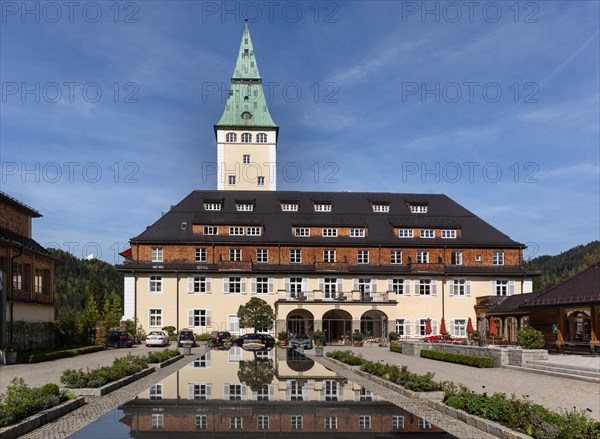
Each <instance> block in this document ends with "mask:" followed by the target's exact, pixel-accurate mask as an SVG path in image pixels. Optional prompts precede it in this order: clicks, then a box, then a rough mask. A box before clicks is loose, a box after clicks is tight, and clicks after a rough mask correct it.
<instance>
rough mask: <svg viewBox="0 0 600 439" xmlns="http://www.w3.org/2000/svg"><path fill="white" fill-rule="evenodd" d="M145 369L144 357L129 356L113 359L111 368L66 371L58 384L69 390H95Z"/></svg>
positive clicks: (146, 360)
mask: <svg viewBox="0 0 600 439" xmlns="http://www.w3.org/2000/svg"><path fill="white" fill-rule="evenodd" d="M147 367H148V359H147V358H146V357H141V356H133V355H131V354H129V355H126V356H124V357H119V358H115V359H114V361H113V365H112V366H104V367H99V368H97V369H92V370H88V371H86V372H84V371H83V370H82V369H79V370H74V369H67V370H65V371H64V372H63V374H62V375H61V377H60V382H61V383H63V384H64V385H65V386H66V387H68V388H71V389H75V388H89V387H92V388H96V387H101V386H103V385H104V384H106V383H110V382H112V381H116V380H118V379H121V378H124V377H126V376H128V375H133V374H134V373H137V372H140V371H142V370H143V369H145V368H147Z"/></svg>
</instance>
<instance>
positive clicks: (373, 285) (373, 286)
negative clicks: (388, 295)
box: [371, 279, 377, 293]
mask: <svg viewBox="0 0 600 439" xmlns="http://www.w3.org/2000/svg"><path fill="white" fill-rule="evenodd" d="M371 292H372V293H376V292H377V279H371Z"/></svg>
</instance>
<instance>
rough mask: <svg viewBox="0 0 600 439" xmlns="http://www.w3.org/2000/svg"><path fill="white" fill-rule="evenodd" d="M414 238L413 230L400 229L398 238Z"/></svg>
mask: <svg viewBox="0 0 600 439" xmlns="http://www.w3.org/2000/svg"><path fill="white" fill-rule="evenodd" d="M413 236H414V231H413V229H398V238H412V237H413Z"/></svg>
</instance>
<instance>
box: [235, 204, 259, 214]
mask: <svg viewBox="0 0 600 439" xmlns="http://www.w3.org/2000/svg"><path fill="white" fill-rule="evenodd" d="M235 208H236V210H237V211H238V212H252V211H253V210H254V204H253V203H237V204H236V205H235Z"/></svg>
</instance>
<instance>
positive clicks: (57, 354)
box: [17, 345, 104, 363]
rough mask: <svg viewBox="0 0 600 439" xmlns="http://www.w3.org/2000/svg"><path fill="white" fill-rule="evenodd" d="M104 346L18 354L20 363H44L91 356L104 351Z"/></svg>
mask: <svg viewBox="0 0 600 439" xmlns="http://www.w3.org/2000/svg"><path fill="white" fill-rule="evenodd" d="M103 350H104V346H98V345H94V346H85V347H82V348H75V349H65V350H60V351H50V352H19V353H18V354H17V356H18V358H17V360H18V362H19V363H40V362H42V361H51V360H57V359H59V358H68V357H76V356H77V355H83V354H91V353H92V352H98V351H103Z"/></svg>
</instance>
